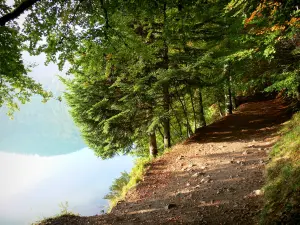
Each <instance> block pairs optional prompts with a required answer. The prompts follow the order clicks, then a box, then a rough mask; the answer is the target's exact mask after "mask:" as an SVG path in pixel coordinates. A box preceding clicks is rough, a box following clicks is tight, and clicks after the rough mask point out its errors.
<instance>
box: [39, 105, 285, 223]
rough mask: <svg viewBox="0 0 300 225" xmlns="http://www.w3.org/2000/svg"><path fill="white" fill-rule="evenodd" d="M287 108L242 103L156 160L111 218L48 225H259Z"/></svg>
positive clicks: (75, 218) (70, 219)
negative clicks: (269, 164)
mask: <svg viewBox="0 0 300 225" xmlns="http://www.w3.org/2000/svg"><path fill="white" fill-rule="evenodd" d="M286 109H287V106H286V105H285V104H284V102H283V101H282V100H281V99H275V100H269V101H263V102H252V103H246V104H243V105H242V106H240V107H239V109H238V110H237V111H236V112H235V113H234V114H233V115H230V116H227V117H225V118H223V119H222V120H220V121H218V122H216V123H214V124H212V125H210V126H208V127H205V128H202V129H200V130H199V131H198V132H197V133H196V134H195V135H194V136H193V137H192V138H190V139H189V140H187V141H185V142H184V143H181V144H178V145H176V146H174V147H173V149H172V151H170V152H168V153H166V154H164V155H163V156H162V157H160V158H159V159H157V160H155V161H154V162H153V163H152V165H151V167H150V169H149V170H148V171H147V173H146V174H145V177H144V181H143V182H141V183H140V184H139V185H138V186H137V187H136V189H135V190H132V191H131V192H129V193H128V194H127V197H126V201H123V202H120V203H119V204H118V205H117V206H116V207H115V208H114V209H113V210H112V212H111V213H110V214H107V215H102V216H92V217H78V216H63V217H60V218H58V219H52V220H48V221H45V222H44V223H43V224H168V223H171V222H172V223H178V224H243V225H244V224H255V223H256V222H257V217H256V215H258V214H259V213H260V210H261V208H262V204H263V198H262V192H261V188H262V186H263V185H264V180H265V179H264V168H265V164H266V163H267V161H268V158H267V153H268V152H269V150H270V148H271V147H272V146H273V144H274V143H275V142H276V140H277V139H278V137H277V130H278V128H279V127H280V126H281V123H283V122H284V121H286V120H287V119H288V116H287V113H286Z"/></svg>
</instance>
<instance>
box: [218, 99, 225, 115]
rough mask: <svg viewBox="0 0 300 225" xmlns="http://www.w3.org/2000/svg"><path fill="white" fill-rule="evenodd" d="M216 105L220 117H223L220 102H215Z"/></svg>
mask: <svg viewBox="0 0 300 225" xmlns="http://www.w3.org/2000/svg"><path fill="white" fill-rule="evenodd" d="M217 105H218V110H219V114H220V117H223V116H224V113H223V110H222V107H221V101H220V100H218V101H217Z"/></svg>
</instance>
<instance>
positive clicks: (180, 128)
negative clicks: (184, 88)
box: [170, 104, 182, 138]
mask: <svg viewBox="0 0 300 225" xmlns="http://www.w3.org/2000/svg"><path fill="white" fill-rule="evenodd" d="M170 107H171V110H172V111H173V113H174V116H175V118H176V121H177V124H178V126H179V131H180V137H181V138H182V127H181V123H180V120H179V118H178V116H177V113H176V112H175V110H174V108H173V107H172V104H170Z"/></svg>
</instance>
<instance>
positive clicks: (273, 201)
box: [261, 112, 300, 224]
mask: <svg viewBox="0 0 300 225" xmlns="http://www.w3.org/2000/svg"><path fill="white" fill-rule="evenodd" d="M270 154H271V157H272V160H271V162H270V163H269V165H268V167H267V183H266V186H265V188H264V190H265V207H264V209H263V212H262V218H261V224H300V112H298V113H296V114H295V115H294V116H293V118H292V119H291V120H290V121H289V122H287V124H285V125H284V127H283V129H282V130H281V138H280V140H279V141H278V142H277V144H276V145H275V146H274V147H273V150H272V152H271V153H270Z"/></svg>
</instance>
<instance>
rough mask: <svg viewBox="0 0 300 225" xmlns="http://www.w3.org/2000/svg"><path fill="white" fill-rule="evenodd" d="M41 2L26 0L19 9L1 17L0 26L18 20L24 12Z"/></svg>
mask: <svg viewBox="0 0 300 225" xmlns="http://www.w3.org/2000/svg"><path fill="white" fill-rule="evenodd" d="M38 1H40V0H25V1H23V2H22V3H21V4H20V5H19V6H18V7H17V8H15V9H14V10H13V11H12V12H10V13H7V14H5V15H4V16H2V17H0V26H5V24H6V23H7V22H9V21H11V20H14V19H16V18H18V17H19V16H20V15H21V14H22V13H23V12H25V11H26V10H27V9H29V8H30V7H31V6H33V5H34V4H35V3H37V2H38Z"/></svg>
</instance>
